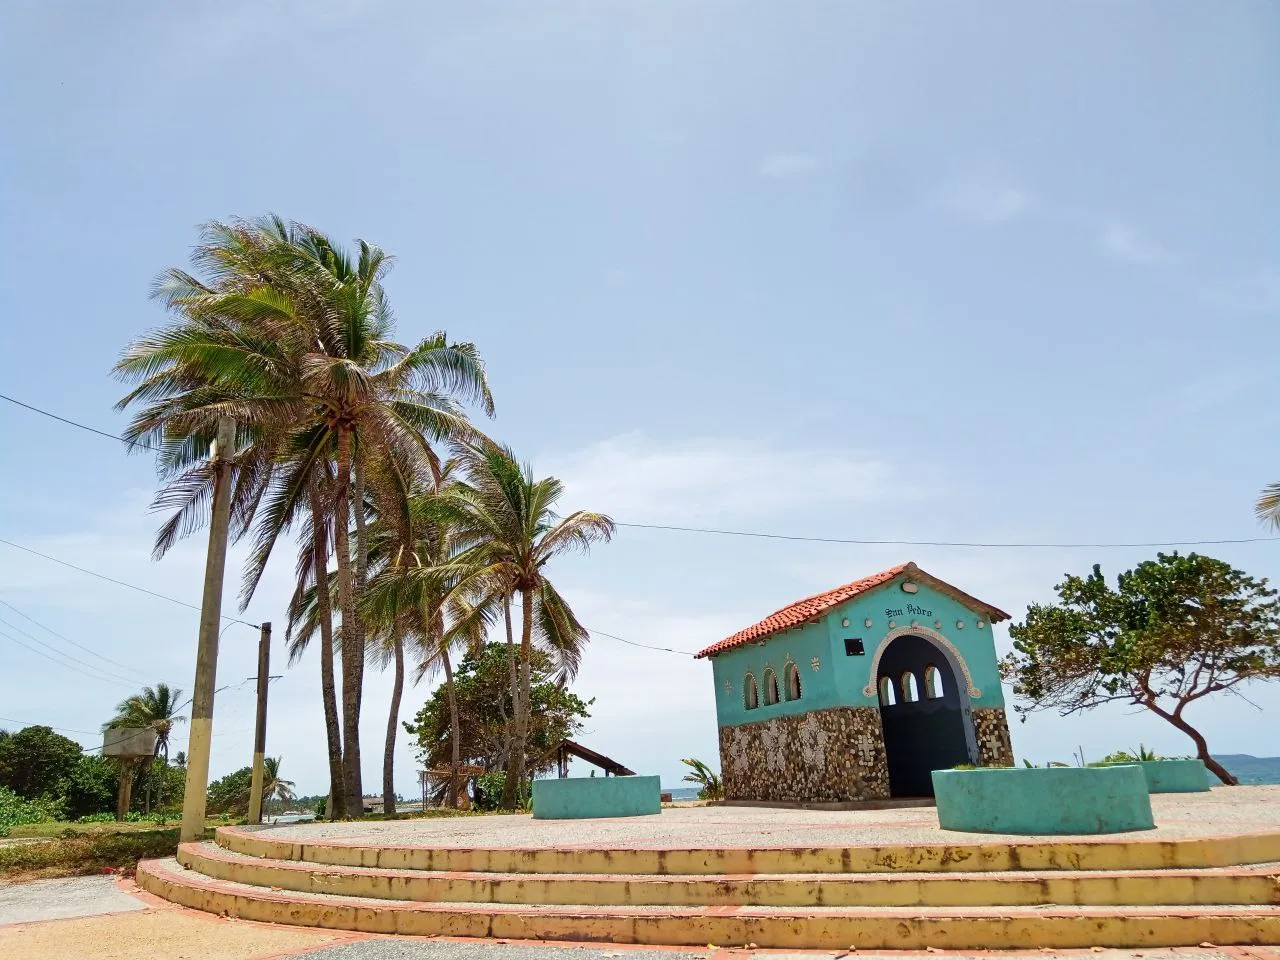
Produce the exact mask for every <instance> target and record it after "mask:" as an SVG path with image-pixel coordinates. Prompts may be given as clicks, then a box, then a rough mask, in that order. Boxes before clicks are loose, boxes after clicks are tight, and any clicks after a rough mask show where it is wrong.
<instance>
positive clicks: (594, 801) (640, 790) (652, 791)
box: [533, 777, 662, 820]
mask: <svg viewBox="0 0 1280 960" xmlns="http://www.w3.org/2000/svg"><path fill="white" fill-rule="evenodd" d="M661 794H662V781H661V779H660V778H659V777H566V778H565V779H563V780H535V781H533V818H534V819H535V820H587V819H591V818H594V817H641V816H645V815H647V814H654V813H661V812H662V801H661V800H660V796H661Z"/></svg>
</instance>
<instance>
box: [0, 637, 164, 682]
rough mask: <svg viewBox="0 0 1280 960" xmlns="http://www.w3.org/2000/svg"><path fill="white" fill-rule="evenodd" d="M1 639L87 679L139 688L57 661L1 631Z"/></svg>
mask: <svg viewBox="0 0 1280 960" xmlns="http://www.w3.org/2000/svg"><path fill="white" fill-rule="evenodd" d="M0 637H4V638H5V639H6V640H12V641H13V642H14V643H16V644H17V645H18V646H20V647H22V648H24V649H26V650H30V651H31V652H32V653H34V654H36V655H37V656H41V657H44V658H45V659H46V660H48V661H49V662H51V663H56V664H57V665H58V666H60V667H65V668H66V669H67V670H73V671H75V672H76V673H81V674H84V675H85V676H86V677H89V678H90V679H92V680H97V681H99V682H103V683H115V684H119V685H120V686H122V687H130V688H134V689H136V688H137V686H138V684H137V682H136V681H133V680H130V681H128V682H126V681H124V680H116V679H114V678H112V677H110V676H103V675H100V674H96V673H90V672H89V671H88V670H82V669H80V668H79V667H77V666H76V665H75V664H73V663H65V662H63V661H62V660H58V659H55V658H54V657H51V656H49V654H47V653H45V652H44V651H43V650H41V649H39V648H38V647H33V646H31V645H30V644H28V643H23V642H22V641H21V640H19V639H18V638H17V637H11V636H10V635H9V634H7V633H5V632H4V631H3V630H0Z"/></svg>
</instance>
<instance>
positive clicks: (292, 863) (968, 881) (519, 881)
mask: <svg viewBox="0 0 1280 960" xmlns="http://www.w3.org/2000/svg"><path fill="white" fill-rule="evenodd" d="M178 861H179V862H180V863H182V865H183V866H185V867H188V868H190V869H193V870H196V871H198V872H199V873H202V874H204V875H206V876H208V877H212V878H215V879H218V880H231V881H236V882H241V883H247V884H253V885H256V886H260V887H278V888H281V889H283V890H293V891H299V892H303V893H326V894H337V895H342V896H354V897H370V898H376V899H383V900H414V901H423V902H470V903H540V904H574V903H590V904H596V905H601V906H604V905H628V906H646V905H649V906H725V905H729V906H775V907H806V906H877V907H913V906H929V907H952V906H974V905H1001V906H1005V905H1009V906H1045V905H1054V904H1059V905H1073V906H1082V905H1129V906H1137V905H1164V906H1169V905H1203V904H1280V880H1278V879H1277V877H1276V876H1275V874H1276V873H1277V871H1280V865H1270V866H1269V867H1229V868H1209V869H1203V870H1148V871H1129V872H1120V871H1096V872H1081V871H1041V872H1034V871H1023V872H1004V873H992V872H983V873H947V874H938V873H914V874H902V873H892V874H884V873H880V874H876V873H851V874H765V875H754V876H742V875H737V876H734V875H692V876H673V875H665V876H655V875H639V874H569V873H559V874H534V873H492V872H467V871H456V872H446V871H424V870H393V869H388V868H380V867H344V866H331V865H319V864H315V863H308V862H305V861H299V860H278V859H264V858H259V857H252V856H248V855H246V854H240V853H235V852H233V851H230V850H226V849H224V848H223V847H220V846H218V845H216V844H212V843H188V844H183V845H182V846H181V847H180V848H179V850H178Z"/></svg>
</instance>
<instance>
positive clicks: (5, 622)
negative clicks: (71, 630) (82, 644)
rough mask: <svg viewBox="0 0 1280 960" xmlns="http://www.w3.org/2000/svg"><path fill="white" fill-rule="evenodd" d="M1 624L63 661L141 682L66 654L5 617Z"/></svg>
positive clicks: (1, 619) (0, 621) (103, 673)
mask: <svg viewBox="0 0 1280 960" xmlns="http://www.w3.org/2000/svg"><path fill="white" fill-rule="evenodd" d="M0 624H3V625H4V626H6V627H8V628H9V629H10V630H16V631H17V632H18V633H20V634H22V635H23V636H24V637H26V638H27V639H28V640H30V641H31V642H32V643H37V644H39V645H40V646H42V647H44V648H45V649H46V650H50V651H52V652H53V653H56V654H57V655H58V656H60V657H62V658H63V659H65V660H70V661H71V662H72V663H78V664H80V665H81V666H83V667H87V668H88V669H90V670H93V671H95V672H97V673H100V674H102V675H103V676H104V677H111V678H113V679H115V680H119V681H121V682H123V683H129V684H132V685H136V684H137V683H139V681H138V680H136V679H134V678H131V677H126V676H122V675H121V674H118V673H115V672H114V671H112V670H108V669H106V668H105V667H99V666H98V665H96V664H93V663H90V662H89V661H88V660H85V659H83V658H81V657H77V656H75V655H74V654H70V653H64V652H63V651H61V650H59V649H58V648H57V647H55V646H54V645H53V644H51V643H45V642H44V641H43V640H41V639H40V638H39V637H37V636H35V635H33V634H31V633H29V632H28V631H26V630H23V629H22V627H19V626H16V625H15V624H12V623H10V622H9V621H8V620H6V619H5V618H4V617H0Z"/></svg>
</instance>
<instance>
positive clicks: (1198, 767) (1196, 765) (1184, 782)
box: [1099, 760, 1210, 793]
mask: <svg viewBox="0 0 1280 960" xmlns="http://www.w3.org/2000/svg"><path fill="white" fill-rule="evenodd" d="M1128 763H1129V762H1128V761H1122V762H1120V763H1103V764H1099V766H1104V767H1118V766H1122V765H1125V766H1127V765H1128ZM1132 763H1133V766H1135V767H1141V768H1142V773H1143V775H1144V776H1145V777H1146V778H1147V790H1148V791H1149V792H1150V793H1203V792H1204V791H1206V790H1208V789H1209V782H1210V781H1209V771H1208V769H1206V767H1205V765H1204V761H1203V760H1136V761H1133V762H1132Z"/></svg>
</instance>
